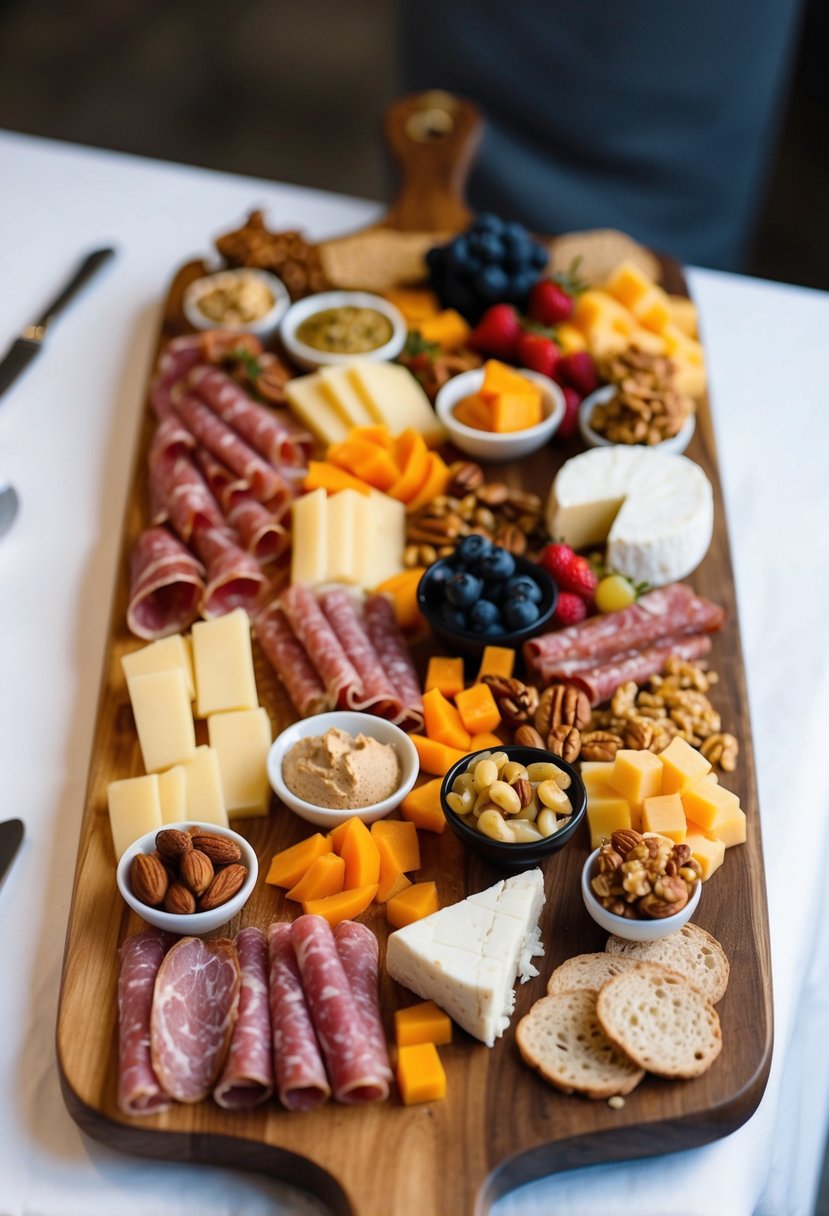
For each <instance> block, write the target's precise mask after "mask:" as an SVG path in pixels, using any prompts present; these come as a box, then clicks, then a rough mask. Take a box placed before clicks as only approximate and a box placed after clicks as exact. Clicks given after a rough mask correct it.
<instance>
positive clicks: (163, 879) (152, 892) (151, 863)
mask: <svg viewBox="0 0 829 1216" xmlns="http://www.w3.org/2000/svg"><path fill="white" fill-rule="evenodd" d="M169 885H170V878H169V875H168V874H167V871H166V870H165V868H164V866H163V865H162V863H161V862H160V861H159V859H158V858H157V857H153V856H151V855H150V854H149V853H138V854H136V856H135V857H134V858H133V860H132V865H131V866H130V887H131V888H132V893H133V895H134V896H135V898H136V899H139V900H140V901H141V903H142V904H146V905H147V906H148V907H150V908H155V907H156V906H157V905H158V904H160V903H161V902H162V900H163V899H164V896H165V895H166V894H167V888H168V887H169Z"/></svg>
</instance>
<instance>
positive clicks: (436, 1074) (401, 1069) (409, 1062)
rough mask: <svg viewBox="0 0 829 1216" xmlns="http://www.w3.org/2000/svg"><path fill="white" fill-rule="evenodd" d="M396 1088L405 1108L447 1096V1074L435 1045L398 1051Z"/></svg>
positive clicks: (414, 1046) (422, 1044)
mask: <svg viewBox="0 0 829 1216" xmlns="http://www.w3.org/2000/svg"><path fill="white" fill-rule="evenodd" d="M397 1087H398V1089H399V1090H400V1097H401V1098H402V1099H403V1103H404V1105H406V1106H411V1105H412V1104H413V1103H415V1102H434V1101H436V1100H437V1099H439V1098H443V1097H445V1096H446V1073H445V1072H444V1068H443V1065H442V1064H441V1062H440V1056H439V1055H438V1049H437V1048H436V1047H435V1045H434V1043H414V1044H412V1045H411V1046H410V1047H400V1048H398V1051H397Z"/></svg>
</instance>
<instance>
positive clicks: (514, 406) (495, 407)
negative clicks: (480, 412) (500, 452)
mask: <svg viewBox="0 0 829 1216" xmlns="http://www.w3.org/2000/svg"><path fill="white" fill-rule="evenodd" d="M543 417H544V411H543V409H542V406H541V390H540V389H538V388H536V389H535V391H534V393H532V394H530V393H500V394H499V395H498V396H497V397H496V398H495V400H494V401H493V402H492V406H491V420H490V428H489V429H490V430H492V431H494V432H495V433H496V434H498V435H507V434H510V433H511V432H512V431H525V430H527V428H528V427H531V426H538V424H539V422H541V421H542V419H543Z"/></svg>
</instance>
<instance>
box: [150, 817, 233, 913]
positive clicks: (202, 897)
mask: <svg viewBox="0 0 829 1216" xmlns="http://www.w3.org/2000/svg"><path fill="white" fill-rule="evenodd" d="M247 873H248V872H247V868H246V866H244V865H243V864H242V852H241V849H240V848H239V846H238V844H237V843H236V841H235V840H230V839H229V838H228V837H227V836H219V835H218V834H216V833H213V832H203V831H201V829H199V828H191V829H190V830H188V831H186V832H183V831H181V830H180V829H178V828H165V829H163V830H162V831H161V832H159V833H158V834H157V835H156V838H155V852H153V853H138V854H137V855H136V856H135V857H134V858H133V862H132V865H131V867H130V877H129V881H130V888H131V889H132V893H133V895H134V896H135V898H136V899H138V900H140V902H141V903H142V904H147V906H148V907H150V908H159V907H163V908H164V911H165V912H172V913H174V914H176V915H179V916H189V915H191V914H192V913H193V912H210V911H212V909H213V908H218V907H220V906H221V905H222V904H225V903H227V901H228V900H229V899H232V898H233V896H234V895H236V894H237V892H238V891H239V890H240V888H241V886H242V884H243V883H244V881H245V879H246V878H247Z"/></svg>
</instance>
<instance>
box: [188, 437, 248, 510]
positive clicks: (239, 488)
mask: <svg viewBox="0 0 829 1216" xmlns="http://www.w3.org/2000/svg"><path fill="white" fill-rule="evenodd" d="M193 457H194V459H195V461H196V464H197V465H198V468H199V471H200V472H201V475H202V477H203V478H204V480H205V481H206V482H207V484H208V486H209V487H210V493H211V494H212V495H213V497H214V498H215V499H216V501H217V502H218V504H219V506H220V507H221V508H222V510H223V511H227V510H228V508H229V507H231V506H232V505H233V501H234V498H235V496H236V495H237V494H244V493H246V492H247V491H248V490H249V489H250V482H249V481H248V480H247V478H245V477H239V476H238V474H237V473H234V472H233V470H232V469H229V468H228V467H227V465H226V464H222V462H221V460H217V459H216V457H215V456H214V455H213V453H212V452H208V450H207V448H205V447H202V445H201V444H198V445H197V447H196V449H195V451H194V453H193Z"/></svg>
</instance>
